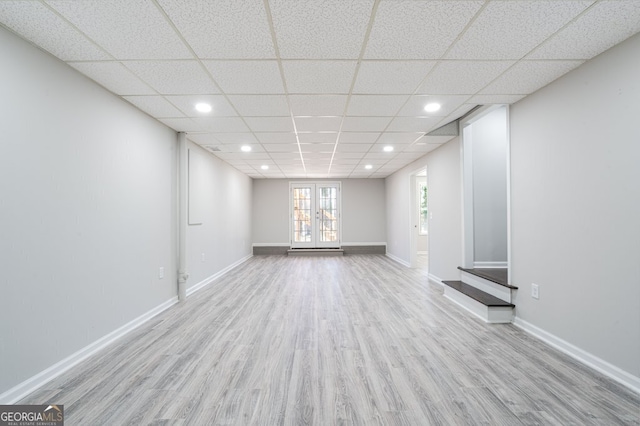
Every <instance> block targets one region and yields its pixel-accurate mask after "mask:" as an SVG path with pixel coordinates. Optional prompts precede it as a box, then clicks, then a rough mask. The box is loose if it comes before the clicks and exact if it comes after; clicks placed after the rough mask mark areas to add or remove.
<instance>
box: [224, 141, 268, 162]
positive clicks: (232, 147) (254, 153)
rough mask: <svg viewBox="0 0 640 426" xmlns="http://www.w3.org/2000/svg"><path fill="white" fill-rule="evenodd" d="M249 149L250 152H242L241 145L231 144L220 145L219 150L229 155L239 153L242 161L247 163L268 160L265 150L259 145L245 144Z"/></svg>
mask: <svg viewBox="0 0 640 426" xmlns="http://www.w3.org/2000/svg"><path fill="white" fill-rule="evenodd" d="M247 145H248V146H250V147H251V151H249V152H244V151H242V149H241V147H242V145H240V144H237V143H233V144H222V145H220V148H221V149H222V151H223V152H231V153H236V152H237V153H239V154H241V155H242V157H240V158H242V159H243V160H245V161H247V162H249V161H252V160H266V159H269V154H267V153H266V151H265V149H264V148H263V147H262V145H260V144H247Z"/></svg>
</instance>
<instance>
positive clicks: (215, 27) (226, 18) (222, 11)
mask: <svg viewBox="0 0 640 426" xmlns="http://www.w3.org/2000/svg"><path fill="white" fill-rule="evenodd" d="M158 2H159V3H160V6H162V8H163V9H164V10H165V11H166V13H167V15H168V16H169V18H170V19H171V20H172V21H173V23H174V24H175V25H176V27H177V28H178V30H179V31H180V33H181V34H182V35H183V37H184V38H185V39H186V41H187V43H189V45H190V46H191V47H192V48H193V50H194V51H195V52H196V54H197V55H198V57H200V58H208V59H238V58H239V59H244V58H246V59H250V58H275V52H274V49H273V42H272V40H271V30H270V29H269V23H268V20H267V14H266V12H265V10H264V6H263V5H264V3H263V2H262V1H252V2H245V1H237V0H189V1H180V0H158Z"/></svg>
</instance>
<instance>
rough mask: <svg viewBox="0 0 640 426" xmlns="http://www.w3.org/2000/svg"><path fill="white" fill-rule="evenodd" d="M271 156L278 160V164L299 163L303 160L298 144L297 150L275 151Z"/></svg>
mask: <svg viewBox="0 0 640 426" xmlns="http://www.w3.org/2000/svg"><path fill="white" fill-rule="evenodd" d="M265 149H266V147H265ZM267 151H268V150H267ZM271 158H273V159H274V160H277V161H278V164H298V163H301V161H302V160H300V153H299V152H298V149H297V144H296V151H295V152H275V153H273V154H271Z"/></svg>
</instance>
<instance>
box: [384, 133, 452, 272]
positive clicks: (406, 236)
mask: <svg viewBox="0 0 640 426" xmlns="http://www.w3.org/2000/svg"><path fill="white" fill-rule="evenodd" d="M425 167H426V168H427V182H429V212H430V213H429V216H430V217H429V274H430V275H433V276H434V277H436V278H438V279H444V280H446V279H457V278H458V277H459V276H460V275H459V272H458V270H457V267H458V266H460V264H461V261H462V216H461V214H462V213H461V208H462V198H461V197H462V195H461V194H462V193H461V191H462V181H461V170H460V167H461V164H460V138H458V137H456V138H454V139H452V140H450V141H449V142H447V143H446V144H443V145H442V146H440V147H439V148H437V149H435V150H434V151H431V152H430V153H428V154H426V155H425V156H424V157H422V158H420V159H418V160H416V161H414V162H413V163H411V164H409V165H408V166H406V167H404V168H403V169H401V170H399V171H397V172H396V173H394V174H392V175H391V176H389V177H387V178H386V194H387V195H386V197H387V252H388V253H389V254H390V255H392V256H394V257H396V258H398V259H400V260H401V261H403V262H405V263H407V264H408V263H410V229H411V228H410V223H409V222H410V219H411V218H410V214H409V212H410V209H411V200H410V197H409V195H410V190H411V185H410V182H411V181H410V177H411V174H412V173H414V172H416V171H418V170H420V169H424V168H425Z"/></svg>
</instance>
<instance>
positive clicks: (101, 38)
mask: <svg viewBox="0 0 640 426" xmlns="http://www.w3.org/2000/svg"><path fill="white" fill-rule="evenodd" d="M47 4H48V5H50V6H51V7H53V8H54V9H55V10H56V11H57V12H58V13H60V14H61V15H62V16H64V17H65V18H66V19H68V20H69V21H70V22H71V23H72V24H74V25H75V26H76V27H77V28H78V29H80V31H82V32H83V33H85V34H86V35H87V36H89V37H90V38H91V39H92V40H93V41H95V42H96V43H98V44H99V45H100V46H102V47H103V48H104V49H105V50H106V51H107V52H109V53H110V54H112V55H113V56H114V57H115V58H116V59H190V58H193V55H192V54H191V52H190V51H189V49H188V48H187V46H185V44H184V43H183V42H182V40H181V39H180V37H179V36H178V34H176V32H175V31H174V30H173V28H172V27H171V25H170V24H169V22H168V21H167V20H166V19H165V17H164V16H163V14H162V13H161V11H160V10H158V8H157V7H156V5H155V4H154V3H153V2H150V1H146V0H109V1H100V0H83V1H69V0H51V1H48V2H47Z"/></svg>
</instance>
